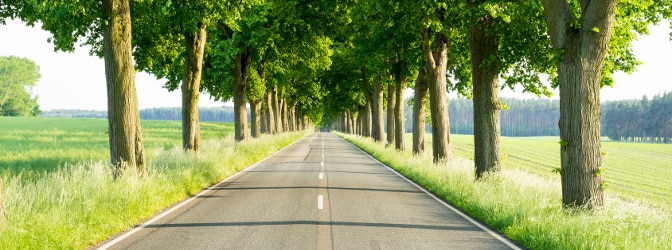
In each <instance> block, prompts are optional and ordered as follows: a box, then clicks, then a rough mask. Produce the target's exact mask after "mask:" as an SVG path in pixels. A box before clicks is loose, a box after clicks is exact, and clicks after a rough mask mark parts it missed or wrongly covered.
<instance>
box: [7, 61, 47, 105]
mask: <svg viewBox="0 0 672 250" xmlns="http://www.w3.org/2000/svg"><path fill="white" fill-rule="evenodd" d="M39 79H40V67H39V66H37V64H35V62H33V61H32V60H30V59H28V58H19V57H15V56H2V57H0V116H37V115H39V113H40V112H39V105H38V104H37V96H36V97H31V95H32V89H33V87H34V86H35V84H36V83H37V81H38V80H39Z"/></svg>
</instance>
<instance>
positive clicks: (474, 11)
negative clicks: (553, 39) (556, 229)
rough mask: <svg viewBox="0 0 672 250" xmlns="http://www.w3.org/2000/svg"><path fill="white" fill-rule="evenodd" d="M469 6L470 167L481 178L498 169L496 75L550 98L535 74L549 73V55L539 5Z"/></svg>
mask: <svg viewBox="0 0 672 250" xmlns="http://www.w3.org/2000/svg"><path fill="white" fill-rule="evenodd" d="M468 6H469V14H468V16H469V17H470V18H469V20H470V21H469V27H468V41H469V50H470V59H471V83H472V91H471V92H472V93H471V94H472V96H473V103H474V104H473V108H474V115H473V119H474V123H473V124H474V149H475V157H474V163H475V165H476V176H477V178H481V177H482V176H484V175H485V173H487V172H497V171H499V170H500V169H501V166H502V163H501V162H502V150H501V148H500V145H499V136H500V111H501V109H502V104H501V102H500V100H499V97H498V92H499V88H500V86H499V85H500V83H499V78H500V76H503V77H504V79H505V80H506V81H505V83H504V86H508V87H510V88H512V89H513V87H514V85H522V86H523V88H524V91H525V92H531V93H534V94H536V95H537V96H540V95H542V94H543V95H547V96H548V95H550V91H548V90H547V86H545V85H544V84H543V83H542V82H541V80H540V79H539V73H546V74H549V73H551V72H552V54H553V53H552V50H551V45H550V42H549V41H548V39H547V38H546V37H545V36H544V35H543V34H544V33H545V26H546V24H545V23H544V21H543V10H542V8H541V5H540V4H539V3H538V2H534V1H519V2H511V1H473V2H470V3H469V4H468Z"/></svg>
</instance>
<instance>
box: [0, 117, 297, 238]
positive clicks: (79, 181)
mask: <svg viewBox="0 0 672 250" xmlns="http://www.w3.org/2000/svg"><path fill="white" fill-rule="evenodd" d="M142 129H143V130H142V132H143V140H144V144H145V150H146V158H147V159H146V160H147V170H148V174H147V176H144V177H142V176H138V175H137V174H135V173H134V172H133V171H132V170H129V171H127V172H126V173H124V174H122V177H121V178H118V179H116V180H112V175H111V171H110V170H111V169H110V166H109V163H108V162H109V151H108V150H109V149H108V145H107V140H108V139H107V134H106V133H105V132H106V130H107V121H106V120H104V119H66V118H5V117H0V152H2V154H0V180H2V192H1V193H0V200H2V201H3V202H2V203H3V204H0V205H4V215H3V214H1V213H0V249H82V248H86V247H90V246H93V245H95V244H96V243H98V242H100V241H102V240H105V239H106V238H107V237H109V236H110V235H113V234H115V233H118V232H121V231H124V230H128V229H130V228H131V227H132V226H133V225H134V224H136V223H138V222H139V221H142V220H145V219H147V218H149V217H151V216H152V215H153V214H155V213H156V212H157V211H160V210H162V209H164V208H166V207H168V206H170V205H172V204H175V203H176V202H179V201H181V200H184V199H185V198H187V197H189V196H191V195H193V194H195V193H197V192H199V191H200V190H201V189H203V188H204V187H207V186H210V185H212V184H213V183H216V182H218V181H220V180H222V179H224V178H225V177H226V176H229V175H231V174H233V173H236V172H238V171H239V170H241V169H242V168H244V167H246V166H249V165H251V164H253V163H255V162H257V161H259V160H261V159H263V158H264V157H266V156H268V155H270V154H272V153H274V152H276V151H278V150H280V149H281V148H282V147H284V146H286V145H289V144H290V143H292V142H294V141H296V140H298V139H299V138H301V137H303V136H305V135H306V133H308V132H307V131H304V132H297V133H288V134H282V135H277V136H264V137H262V138H260V139H252V140H250V141H248V142H244V143H235V142H234V140H233V138H232V136H231V135H232V132H231V131H232V130H233V126H232V124H229V123H201V135H202V140H201V141H202V142H203V144H202V150H201V151H200V152H199V153H198V154H195V153H185V152H184V150H182V147H181V123H180V122H172V121H143V122H142Z"/></svg>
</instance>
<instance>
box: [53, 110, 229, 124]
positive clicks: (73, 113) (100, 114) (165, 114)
mask: <svg viewBox="0 0 672 250" xmlns="http://www.w3.org/2000/svg"><path fill="white" fill-rule="evenodd" d="M40 116H41V117H68V118H107V111H103V110H80V109H55V110H48V111H44V112H42V114H41V115H40ZM198 117H199V119H200V120H201V121H205V122H233V107H226V106H224V107H215V108H199V110H198ZM140 119H142V120H170V121H179V120H182V109H181V108H179V107H172V108H149V109H141V110H140Z"/></svg>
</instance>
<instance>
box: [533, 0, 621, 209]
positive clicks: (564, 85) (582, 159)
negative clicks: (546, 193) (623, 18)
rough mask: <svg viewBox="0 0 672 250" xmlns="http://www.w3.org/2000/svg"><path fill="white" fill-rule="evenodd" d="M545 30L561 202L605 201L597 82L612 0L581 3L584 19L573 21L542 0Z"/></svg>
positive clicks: (565, 10)
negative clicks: (554, 83) (552, 68)
mask: <svg viewBox="0 0 672 250" xmlns="http://www.w3.org/2000/svg"><path fill="white" fill-rule="evenodd" d="M543 5H544V15H545V16H546V23H547V25H548V31H549V32H548V33H549V36H550V38H551V42H552V44H553V47H554V48H555V49H558V50H561V51H562V54H561V56H562V57H561V58H560V59H559V60H558V81H559V87H560V122H559V124H558V125H559V127H560V139H561V141H560V144H561V147H560V158H561V171H560V173H561V183H562V201H563V205H564V206H565V207H568V208H584V209H588V210H595V209H599V208H601V207H602V206H603V205H604V194H603V191H602V176H601V175H600V174H599V171H600V168H601V167H602V154H601V149H600V83H601V79H602V65H603V62H604V58H605V56H606V53H607V48H608V46H609V40H610V38H611V32H612V27H613V22H614V18H615V12H616V0H605V1H586V0H582V1H581V13H582V23H581V24H580V27H576V25H573V24H572V23H573V20H574V17H573V16H572V12H571V9H570V7H569V4H568V3H567V2H566V1H564V0H544V1H543Z"/></svg>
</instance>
